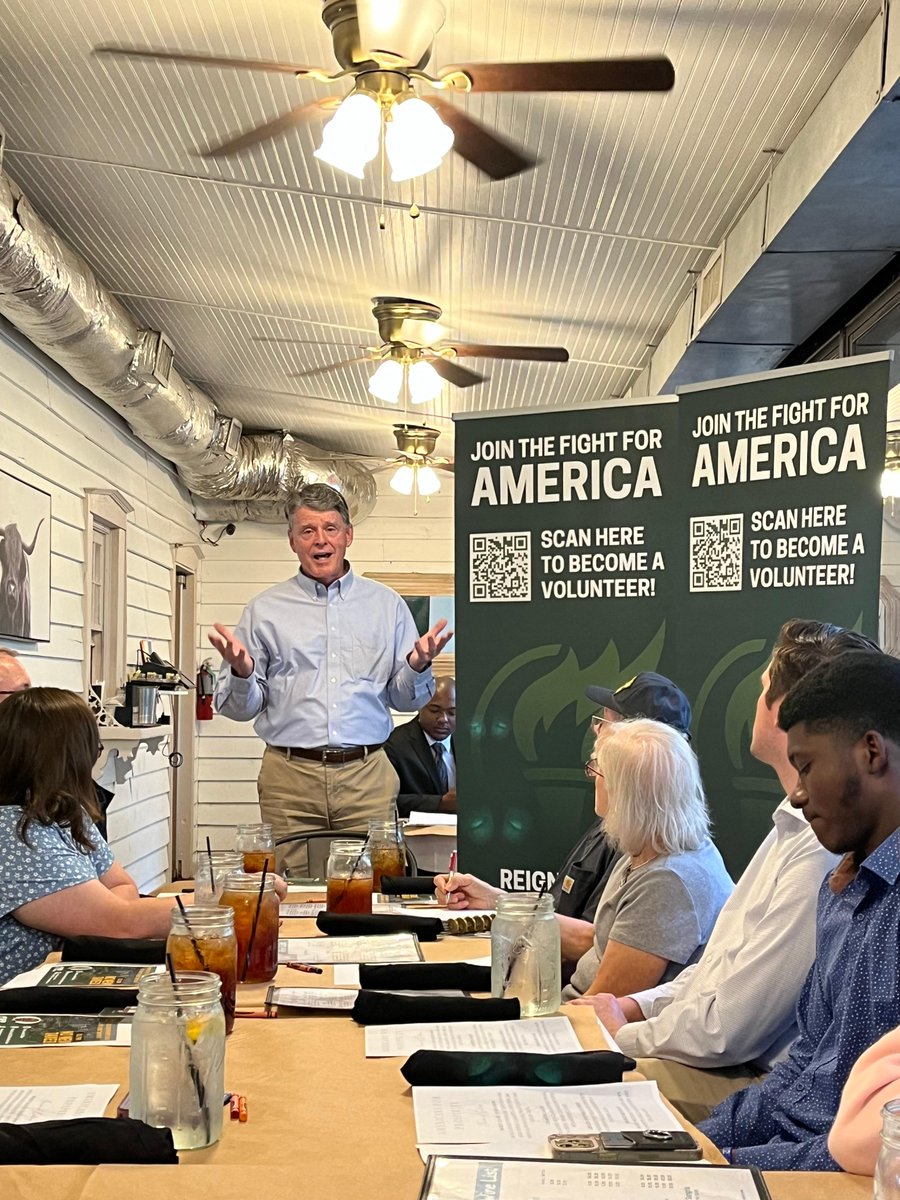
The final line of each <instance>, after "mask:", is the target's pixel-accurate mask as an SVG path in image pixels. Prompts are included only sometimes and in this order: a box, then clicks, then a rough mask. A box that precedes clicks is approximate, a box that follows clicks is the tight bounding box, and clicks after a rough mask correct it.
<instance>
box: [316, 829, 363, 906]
mask: <svg viewBox="0 0 900 1200" xmlns="http://www.w3.org/2000/svg"><path fill="white" fill-rule="evenodd" d="M325 874H326V877H327V885H326V886H327V891H326V895H325V907H326V910H327V911H328V912H330V913H370V912H371V911H372V859H371V857H370V855H369V847H368V844H367V843H366V842H360V841H351V840H349V839H347V840H343V839H337V840H335V841H333V842H332V843H331V851H330V853H329V855H328V865H327V867H326V868H325Z"/></svg>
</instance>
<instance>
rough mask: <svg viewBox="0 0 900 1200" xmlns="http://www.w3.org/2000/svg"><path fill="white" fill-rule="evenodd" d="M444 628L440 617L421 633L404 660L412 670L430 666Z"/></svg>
mask: <svg viewBox="0 0 900 1200" xmlns="http://www.w3.org/2000/svg"><path fill="white" fill-rule="evenodd" d="M216 628H218V626H217V627H216ZM446 628H447V622H446V621H445V620H443V619H441V620H440V621H438V623H437V624H436V625H432V627H431V628H430V629H429V630H428V632H427V633H423V634H422V636H421V637H420V638H419V640H418V641H417V642H416V644H415V645H414V646H413V648H412V650H411V651H410V653H409V655H408V656H407V659H406V661H407V662H408V663H409V665H410V666H411V667H412V669H413V670H414V671H424V670H425V668H426V667H427V666H430V665H431V663H432V662H433V661H434V660H435V659H436V658H437V656H438V655H439V654H440V652H441V651H442V650H443V648H444V647H445V646H446V645H447V643H448V642H449V641H450V639H451V638H452V637H453V630H452V629H451V630H450V632H449V633H444V630H445V629H446ZM210 636H212V635H210Z"/></svg>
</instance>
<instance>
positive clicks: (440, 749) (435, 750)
mask: <svg viewBox="0 0 900 1200" xmlns="http://www.w3.org/2000/svg"><path fill="white" fill-rule="evenodd" d="M431 752H432V754H433V755H434V769H435V773H436V774H437V778H438V789H439V791H440V793H441V795H442V796H444V795H446V793H447V789H448V788H449V786H450V784H449V782H448V779H447V764H446V762H445V761H444V743H443V742H435V743H434V745H433V746H432V747H431Z"/></svg>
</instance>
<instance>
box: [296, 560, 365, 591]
mask: <svg viewBox="0 0 900 1200" xmlns="http://www.w3.org/2000/svg"><path fill="white" fill-rule="evenodd" d="M344 562H347V560H346V559H344ZM355 578H356V576H355V575H354V574H353V568H352V567H351V566H350V564H349V563H347V570H346V571H345V573H344V574H343V575H342V576H341V577H340V579H336V580H335V581H334V583H333V584H332V585H331V588H333V589H334V590H335V592H336V593H337V595H338V596H341V597H342V598H343V597H345V596H348V595H349V594H350V589H351V588H352V587H353V580H354V579H355ZM296 579H297V582H298V583H299V585H300V587H301V589H302V590H303V591H304V592H305V593H306V595H307V596H309V598H310V599H311V600H319V599H321V598H322V596H324V595H325V593H326V590H328V591H330V590H331V589H330V588H329V589H326V588H325V587H324V586H323V584H321V583H319V582H317V580H315V579H310V577H309V576H308V575H304V574H303V572H302V571H300V570H298V571H297V575H296Z"/></svg>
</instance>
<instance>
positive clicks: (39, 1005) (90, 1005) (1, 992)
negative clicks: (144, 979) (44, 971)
mask: <svg viewBox="0 0 900 1200" xmlns="http://www.w3.org/2000/svg"><path fill="white" fill-rule="evenodd" d="M135 1004H137V988H117V987H17V988H0V1013H99V1012H102V1011H103V1009H104V1008H132V1007H133V1006H134V1005H135Z"/></svg>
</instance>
